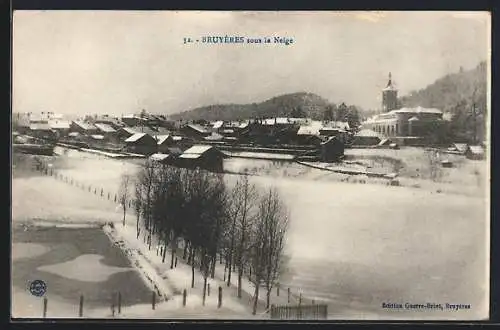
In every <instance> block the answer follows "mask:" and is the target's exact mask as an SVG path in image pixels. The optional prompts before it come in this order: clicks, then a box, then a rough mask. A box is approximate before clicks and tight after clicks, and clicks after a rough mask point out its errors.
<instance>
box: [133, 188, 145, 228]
mask: <svg viewBox="0 0 500 330" xmlns="http://www.w3.org/2000/svg"><path fill="white" fill-rule="evenodd" d="M134 192H135V201H134V207H135V214H136V235H137V237H136V238H139V235H140V234H141V223H140V219H141V210H142V195H143V194H142V185H141V183H140V181H139V179H136V180H135V190H134Z"/></svg>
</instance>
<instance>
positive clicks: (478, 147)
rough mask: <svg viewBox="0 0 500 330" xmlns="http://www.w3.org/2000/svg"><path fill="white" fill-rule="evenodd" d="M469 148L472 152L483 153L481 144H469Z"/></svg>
mask: <svg viewBox="0 0 500 330" xmlns="http://www.w3.org/2000/svg"><path fill="white" fill-rule="evenodd" d="M469 150H470V152H472V153H473V154H483V153H484V149H483V147H481V146H469Z"/></svg>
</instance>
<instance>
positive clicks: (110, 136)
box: [94, 123, 118, 142]
mask: <svg viewBox="0 0 500 330" xmlns="http://www.w3.org/2000/svg"><path fill="white" fill-rule="evenodd" d="M94 126H95V127H97V131H98V132H97V134H98V135H103V136H104V137H105V140H106V141H111V142H116V141H117V140H118V136H117V132H116V130H115V129H114V128H113V126H111V125H109V124H103V123H95V124H94Z"/></svg>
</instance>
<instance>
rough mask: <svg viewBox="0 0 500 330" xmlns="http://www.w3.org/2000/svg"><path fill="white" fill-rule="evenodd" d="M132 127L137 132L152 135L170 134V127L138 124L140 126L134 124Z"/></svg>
mask: <svg viewBox="0 0 500 330" xmlns="http://www.w3.org/2000/svg"><path fill="white" fill-rule="evenodd" d="M130 128H131V129H132V130H134V131H135V132H137V133H146V134H149V135H151V136H152V137H155V136H159V135H169V134H170V131H169V130H168V129H166V128H165V127H161V126H150V125H138V126H132V127H130Z"/></svg>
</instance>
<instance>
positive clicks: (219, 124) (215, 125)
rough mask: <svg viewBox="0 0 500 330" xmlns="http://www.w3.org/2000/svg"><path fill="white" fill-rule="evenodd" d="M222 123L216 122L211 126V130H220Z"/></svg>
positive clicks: (220, 121)
mask: <svg viewBox="0 0 500 330" xmlns="http://www.w3.org/2000/svg"><path fill="white" fill-rule="evenodd" d="M223 124H224V122H223V121H222V120H219V121H216V122H215V123H214V125H213V128H221V127H222V125H223Z"/></svg>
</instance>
